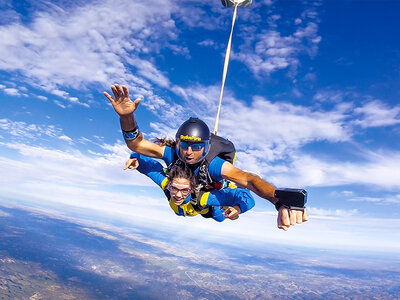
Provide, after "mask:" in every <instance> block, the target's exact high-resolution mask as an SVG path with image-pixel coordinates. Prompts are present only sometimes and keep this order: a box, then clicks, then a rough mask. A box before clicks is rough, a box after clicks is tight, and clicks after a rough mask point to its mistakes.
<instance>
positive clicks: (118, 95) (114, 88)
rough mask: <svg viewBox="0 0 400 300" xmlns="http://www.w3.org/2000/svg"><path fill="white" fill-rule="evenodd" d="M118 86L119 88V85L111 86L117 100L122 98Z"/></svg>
mask: <svg viewBox="0 0 400 300" xmlns="http://www.w3.org/2000/svg"><path fill="white" fill-rule="evenodd" d="M117 86H118V84H115V85H112V86H111V91H112V92H113V94H114V97H115V99H117V98H120V97H121V96H120V93H119V91H118V89H117Z"/></svg>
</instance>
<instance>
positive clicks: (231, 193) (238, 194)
mask: <svg viewBox="0 0 400 300" xmlns="http://www.w3.org/2000/svg"><path fill="white" fill-rule="evenodd" d="M131 158H136V159H137V160H138V161H139V167H138V168H137V170H138V171H139V172H140V173H142V174H144V175H146V176H148V177H149V178H150V179H152V180H153V181H154V182H155V183H156V184H157V185H158V186H160V187H161V188H162V189H163V190H164V191H165V188H166V187H167V184H168V178H167V177H166V175H165V174H164V169H163V166H162V165H161V164H160V163H159V162H157V161H156V160H154V159H152V158H149V157H147V156H144V155H140V154H138V153H135V152H133V153H132V154H131ZM166 195H167V197H168V195H169V193H166ZM190 199H191V196H190V195H189V196H188V197H187V199H186V200H185V201H184V202H183V203H182V204H181V205H179V206H178V205H176V204H175V203H174V201H173V200H172V199H171V198H170V197H168V200H169V205H170V207H171V209H172V210H173V211H174V212H175V213H176V214H177V215H179V216H195V215H197V214H199V213H200V214H206V213H207V212H208V209H209V208H208V207H209V206H212V207H213V211H212V217H213V219H214V220H216V221H218V222H222V221H223V220H225V216H224V215H223V212H224V210H225V209H224V207H233V206H235V205H239V206H240V210H241V212H242V213H244V212H246V211H248V210H249V209H251V208H253V207H254V204H255V203H254V199H253V197H252V196H251V194H250V191H249V190H246V189H243V188H224V189H221V190H211V191H209V192H206V193H204V194H203V195H202V197H201V199H200V205H201V206H206V207H207V208H205V209H204V210H202V211H201V212H198V211H196V210H195V209H194V207H193V206H192V204H191V203H190Z"/></svg>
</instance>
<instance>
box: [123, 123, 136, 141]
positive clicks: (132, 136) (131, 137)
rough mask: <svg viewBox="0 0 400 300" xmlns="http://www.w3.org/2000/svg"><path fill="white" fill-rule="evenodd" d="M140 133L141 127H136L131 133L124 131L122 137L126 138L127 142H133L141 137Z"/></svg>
mask: <svg viewBox="0 0 400 300" xmlns="http://www.w3.org/2000/svg"><path fill="white" fill-rule="evenodd" d="M139 134H140V131H139V127H137V126H136V127H135V129H133V130H131V131H125V130H122V136H123V137H124V139H125V141H133V140H135V139H137V137H138V136H139Z"/></svg>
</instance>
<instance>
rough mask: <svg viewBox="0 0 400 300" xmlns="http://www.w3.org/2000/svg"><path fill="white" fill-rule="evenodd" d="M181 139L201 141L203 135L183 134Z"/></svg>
mask: <svg viewBox="0 0 400 300" xmlns="http://www.w3.org/2000/svg"><path fill="white" fill-rule="evenodd" d="M179 139H180V140H181V141H192V142H201V137H198V136H190V135H183V134H181V136H180V137H179Z"/></svg>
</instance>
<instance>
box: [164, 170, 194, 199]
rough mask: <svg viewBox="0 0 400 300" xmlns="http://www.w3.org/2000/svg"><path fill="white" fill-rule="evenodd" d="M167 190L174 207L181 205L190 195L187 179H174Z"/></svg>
mask: <svg viewBox="0 0 400 300" xmlns="http://www.w3.org/2000/svg"><path fill="white" fill-rule="evenodd" d="M168 189H169V191H170V194H171V199H172V201H174V203H175V204H176V205H181V204H182V203H183V202H185V200H186V199H187V197H188V196H189V195H190V193H191V191H192V190H191V187H190V181H189V179H186V178H183V177H176V178H174V179H173V180H172V182H171V183H170V184H169V186H168Z"/></svg>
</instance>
